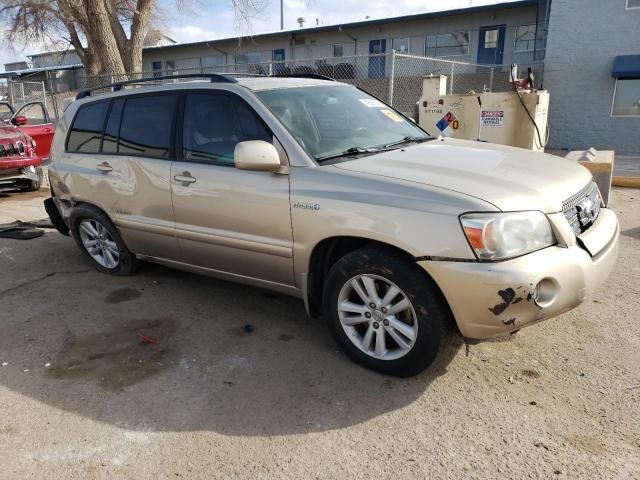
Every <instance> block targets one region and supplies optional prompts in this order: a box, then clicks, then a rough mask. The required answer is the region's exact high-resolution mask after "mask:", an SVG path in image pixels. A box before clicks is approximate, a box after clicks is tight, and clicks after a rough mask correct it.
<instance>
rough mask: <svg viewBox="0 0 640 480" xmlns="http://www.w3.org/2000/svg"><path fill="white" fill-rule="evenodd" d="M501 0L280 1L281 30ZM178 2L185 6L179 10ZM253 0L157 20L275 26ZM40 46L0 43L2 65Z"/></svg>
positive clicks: (182, 36)
mask: <svg viewBox="0 0 640 480" xmlns="http://www.w3.org/2000/svg"><path fill="white" fill-rule="evenodd" d="M505 1H510V0H393V1H390V0H365V1H363V0H284V12H285V13H284V28H285V30H290V29H294V28H298V23H297V21H296V19H297V18H298V17H304V18H305V19H306V20H307V21H306V22H305V24H304V26H305V27H312V26H315V25H316V19H318V20H317V21H318V24H319V25H331V24H336V23H345V22H353V21H359V20H365V19H366V18H367V16H368V17H370V18H384V17H391V16H399V15H406V14H411V13H418V12H430V11H438V10H449V9H454V8H464V7H469V6H480V5H489V4H494V3H500V2H505ZM179 3H183V4H186V6H185V7H181V8H178V7H177V5H178V4H179ZM253 3H254V4H255V3H257V4H263V5H264V8H263V9H262V10H261V11H260V12H259V13H258V14H257V15H255V16H254V17H253V18H251V19H250V21H249V23H248V24H247V23H244V22H238V21H237V20H236V18H235V16H234V12H233V9H232V7H231V0H186V1H185V0H183V1H182V2H176V1H175V0H158V5H159V7H160V12H159V13H158V18H157V19H156V23H157V26H158V27H159V29H160V30H162V31H163V32H164V33H166V34H167V35H169V36H170V37H172V38H174V39H175V40H177V41H178V42H180V43H186V42H196V41H201V40H215V39H217V38H225V37H232V36H237V35H255V34H259V33H265V32H272V31H276V30H279V29H280V1H279V0H253ZM390 5H393V8H390ZM176 20H178V21H176ZM1 29H2V26H0V30H1ZM43 50H44V48H43V46H41V45H14V46H13V47H10V46H8V45H6V44H4V43H3V44H2V45H1V46H0V64H2V65H4V64H5V63H7V62H11V61H19V60H24V59H25V56H26V55H28V54H33V53H39V52H41V51H43Z"/></svg>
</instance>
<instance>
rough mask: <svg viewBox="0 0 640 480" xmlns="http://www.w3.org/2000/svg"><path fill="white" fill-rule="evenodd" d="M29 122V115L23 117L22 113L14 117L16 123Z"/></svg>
mask: <svg viewBox="0 0 640 480" xmlns="http://www.w3.org/2000/svg"><path fill="white" fill-rule="evenodd" d="M28 122H29V120H27V117H23V116H22V115H18V116H17V117H14V118H13V124H14V125H18V126H20V125H26V124H27V123H28Z"/></svg>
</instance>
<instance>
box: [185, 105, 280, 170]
mask: <svg viewBox="0 0 640 480" xmlns="http://www.w3.org/2000/svg"><path fill="white" fill-rule="evenodd" d="M246 140H264V141H266V142H269V143H271V142H272V141H273V134H272V133H271V132H270V131H269V128H268V127H267V126H266V125H265V124H264V122H263V121H262V119H261V118H260V117H259V116H258V114H257V113H256V112H255V111H254V110H253V109H252V108H251V107H250V106H249V105H248V104H247V103H246V102H245V101H244V100H242V99H241V98H239V97H237V96H235V95H224V94H217V93H193V94H188V95H187V96H186V101H185V108H184V121H183V127H182V157H183V159H184V160H185V161H190V162H199V163H210V164H213V165H225V166H231V167H233V166H234V162H233V153H234V150H235V147H236V145H237V144H238V143H239V142H243V141H246Z"/></svg>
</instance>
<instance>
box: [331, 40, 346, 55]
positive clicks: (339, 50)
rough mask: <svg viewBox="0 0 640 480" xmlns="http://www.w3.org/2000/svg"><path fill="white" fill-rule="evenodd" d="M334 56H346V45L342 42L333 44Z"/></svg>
mask: <svg viewBox="0 0 640 480" xmlns="http://www.w3.org/2000/svg"><path fill="white" fill-rule="evenodd" d="M333 56H334V57H343V56H344V46H343V45H342V44H341V43H334V44H333Z"/></svg>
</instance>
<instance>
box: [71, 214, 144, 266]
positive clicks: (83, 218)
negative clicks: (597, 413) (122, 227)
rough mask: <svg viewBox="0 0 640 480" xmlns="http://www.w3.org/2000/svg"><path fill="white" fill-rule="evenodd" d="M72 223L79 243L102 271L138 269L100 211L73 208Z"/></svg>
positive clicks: (111, 225)
mask: <svg viewBox="0 0 640 480" xmlns="http://www.w3.org/2000/svg"><path fill="white" fill-rule="evenodd" d="M69 223H70V226H71V233H72V235H73V238H74V240H75V241H76V244H77V245H78V246H79V247H80V249H81V250H82V252H83V253H84V254H85V256H86V257H87V258H88V259H89V260H90V261H91V263H92V264H93V265H94V266H95V267H96V268H97V269H98V270H99V271H101V272H103V273H108V274H111V275H131V274H132V273H134V272H135V270H136V268H137V265H138V262H137V260H136V257H135V256H134V255H133V253H131V252H130V251H129V249H128V248H127V246H126V245H125V243H124V241H123V240H122V237H120V234H119V233H118V230H117V229H116V228H115V226H114V225H113V224H112V223H111V221H110V220H109V218H108V217H107V216H106V215H105V214H104V213H103V212H102V211H101V210H99V209H97V208H95V207H92V206H90V205H79V206H77V207H75V208H74V209H73V210H72V212H71V215H70V217H69Z"/></svg>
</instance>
